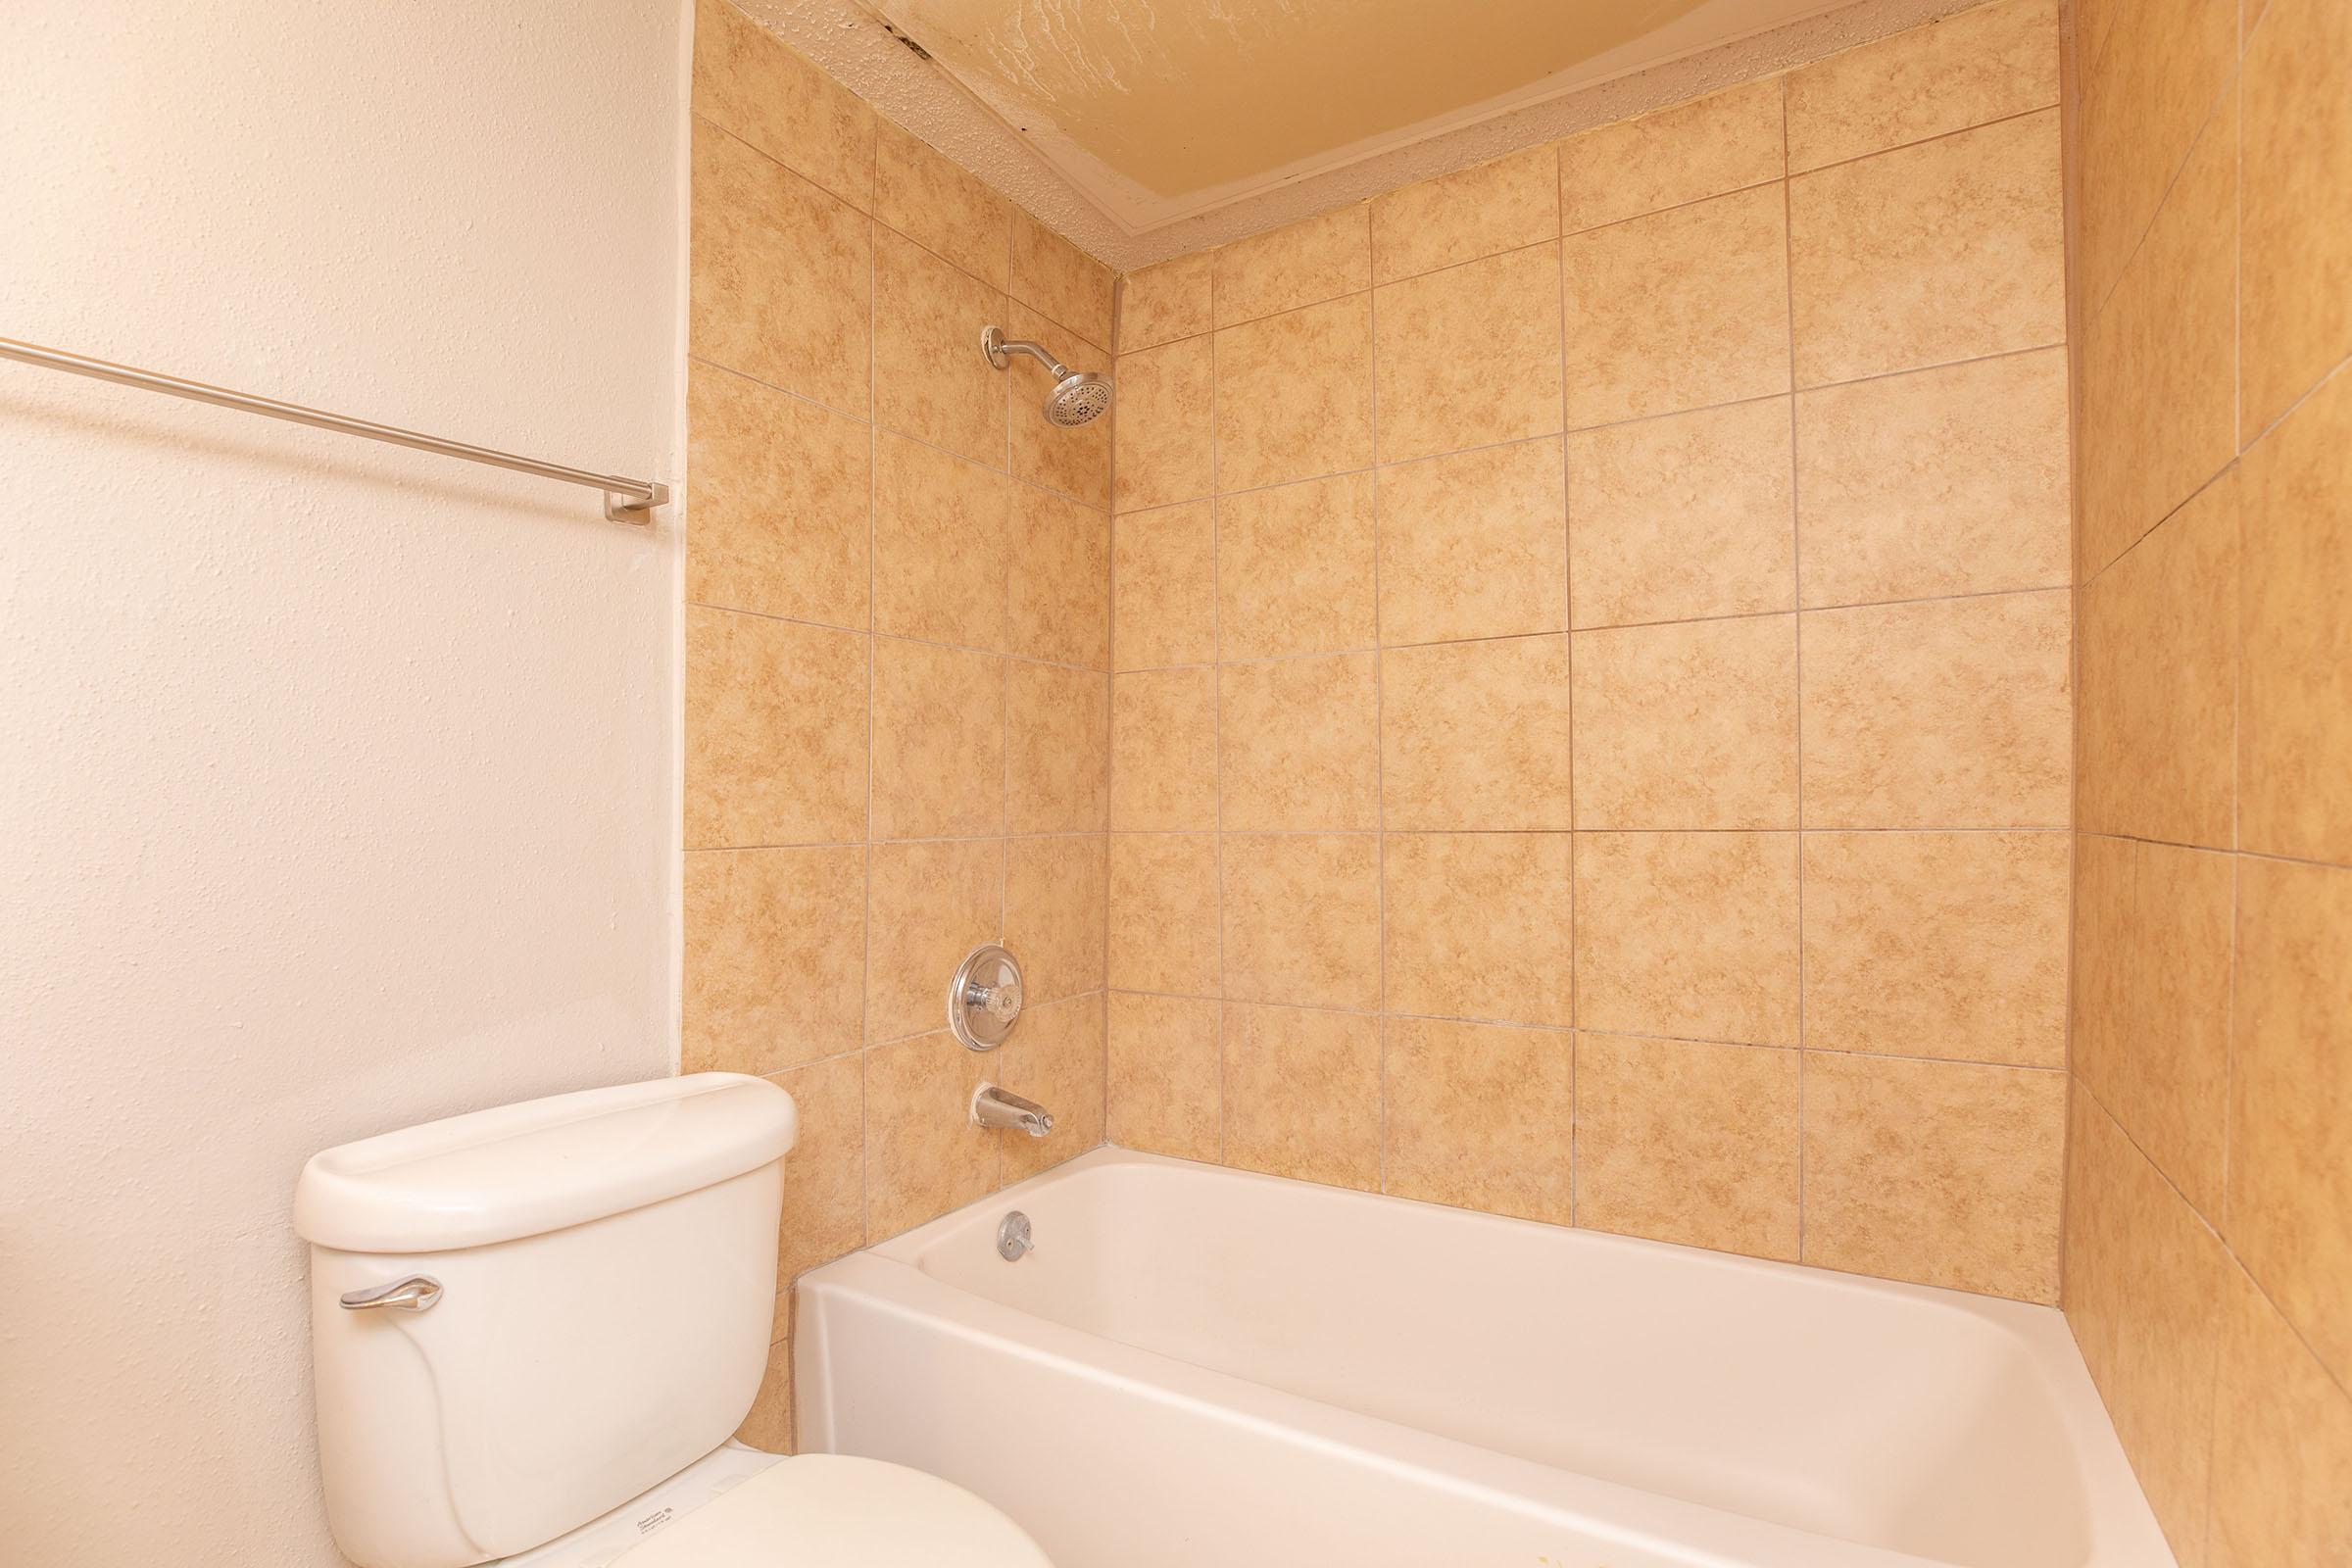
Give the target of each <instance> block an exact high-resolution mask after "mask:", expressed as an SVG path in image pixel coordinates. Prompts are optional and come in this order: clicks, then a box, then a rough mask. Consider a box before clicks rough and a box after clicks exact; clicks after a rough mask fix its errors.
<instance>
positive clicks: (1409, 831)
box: [683, 822, 2352, 871]
mask: <svg viewBox="0 0 2352 1568" xmlns="http://www.w3.org/2000/svg"><path fill="white" fill-rule="evenodd" d="M1383 831H1385V833H1386V834H1387V836H1388V837H1391V838H1470V837H1477V838H1533V837H1537V836H1541V835H1550V836H1553V837H1566V836H1567V835H1569V834H1572V833H1574V834H1582V835H1584V836H1585V837H1588V838H1591V837H1594V836H1602V835H1605V836H1608V837H1612V838H1633V837H1649V838H1660V837H1665V836H1667V835H1682V836H1686V837H1689V836H1693V835H1697V834H1702V833H1704V834H1745V835H1747V836H1749V837H1766V836H1771V835H1775V834H1786V835H1790V836H1794V837H1799V838H1846V837H1853V836H1855V835H1858V834H1864V833H1887V834H1910V835H1914V836H1918V837H1927V836H1930V835H1933V836H1935V837H1938V838H1945V837H1950V836H1953V835H1955V834H1963V833H1997V834H2007V835H2020V834H2028V835H2036V836H2039V835H2047V834H2054V833H2072V832H2074V831H2076V830H2075V829H2073V828H2070V827H2066V826H2064V825H2059V826H2052V825H2050V824H2049V823H2046V822H2045V823H2042V824H2040V825H2039V826H2034V827H1998V826H1996V827H1938V826H1935V825H1927V826H1919V827H1392V828H1388V829H1385V830H1382V829H1375V828H1368V827H1356V828H1287V827H1267V828H1232V829H1220V828H1215V827H1168V828H1159V827H1141V828H1131V827H1122V828H1110V829H1107V830H1099V829H1094V828H1061V829H1055V830H1054V831H1051V832H1044V833H966V834H950V835H944V836H939V837H932V838H905V839H901V838H881V839H810V840H806V841H801V842H793V843H778V844H705V845H695V846H689V847H688V848H687V849H686V850H684V852H683V853H684V854H687V855H690V856H691V855H760V854H768V853H772V852H777V851H796V850H807V851H815V850H865V849H873V850H895V849H909V848H914V847H918V846H922V845H937V844H1033V843H1039V842H1048V841H1052V840H1055V839H1087V838H1101V837H1105V836H1107V837H1110V838H1124V839H1204V838H1211V837H1214V836H1216V835H1217V834H1219V833H1220V832H1222V833H1224V834H1225V836H1227V837H1229V838H1259V839H1345V838H1353V839H1363V838H1370V837H1372V836H1373V835H1374V833H1376V832H1383ZM2083 831H2084V832H2085V833H2086V834H2087V835H2088V836H2091V837H2097V838H2110V839H2123V840H2131V841H2133V842H2137V843H2143V844H2156V845H2161V846H2163V847H2165V848H2167V849H2177V850H2191V851H2195V852H2197V853H2199V854H2204V855H2229V854H2231V853H2233V852H2231V851H2229V850H2228V849H2217V848H2216V847H2215V846H2213V845H2210V844H2186V843H2176V842H2174V841H2172V840H2169V839H2137V838H2134V836H2133V835H2131V834H2128V833H2106V832H2099V833H2090V831H2089V830H2087V829H2085V830H2083ZM2234 853H2238V854H2242V855H2244V856H2245V858H2248V859H2254V860H2276V861H2278V862H2280V863H2281V864H2286V865H2308V866H2314V867H2317V868H2319V869H2322V870H2330V871H2340V870H2347V869H2352V865H2348V864H2346V863H2343V862H2338V861H2334V860H2310V859H2301V858H2296V857H2294V856H2291V855H2273V854H2269V853H2266V852H2263V851H2257V850H2244V851H2238V852H2234Z"/></svg>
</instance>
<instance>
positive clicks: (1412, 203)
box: [1372, 147, 1560, 283]
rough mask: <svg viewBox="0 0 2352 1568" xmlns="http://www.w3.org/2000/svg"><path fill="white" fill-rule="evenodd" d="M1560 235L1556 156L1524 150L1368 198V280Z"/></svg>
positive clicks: (1425, 269) (1388, 280)
mask: <svg viewBox="0 0 2352 1568" xmlns="http://www.w3.org/2000/svg"><path fill="white" fill-rule="evenodd" d="M1559 232H1560V166H1559V154H1558V153H1557V151H1555V150H1554V149H1553V148H1551V147H1530V148H1527V149H1526V150H1524V151H1522V152H1515V153H1512V154H1509V155H1508V156H1507V157H1502V158H1497V159H1495V161H1494V162H1493V163H1487V164H1480V165H1477V166H1476V167H1475V168H1471V169H1464V170H1459V171H1457V172H1453V173H1450V174H1441V175H1439V176H1438V177H1437V178H1435V179H1424V180H1421V181H1419V182H1417V183H1415V184H1411V185H1406V186H1403V187H1401V188H1400V189H1397V190H1393V191H1390V192H1389V193H1388V194H1387V195H1385V196H1377V197H1375V198H1373V201H1372V259H1373V279H1374V281H1376V282H1381V283H1394V282H1396V281H1397V279H1398V278H1400V277H1412V276H1414V275H1416V274H1418V273H1421V272H1434V271H1436V270H1438V269H1439V268H1441V267H1452V266H1455V265H1457V264H1459V263H1462V262H1475V261H1477V260H1478V259H1479V258H1480V257H1482V256H1493V255H1495V254H1496V253H1498V252H1501V251H1515V250H1517V249H1519V248H1520V247H1521V246H1523V245H1537V244H1541V243H1542V242H1544V240H1547V239H1552V238H1555V237H1557V236H1558V234H1559Z"/></svg>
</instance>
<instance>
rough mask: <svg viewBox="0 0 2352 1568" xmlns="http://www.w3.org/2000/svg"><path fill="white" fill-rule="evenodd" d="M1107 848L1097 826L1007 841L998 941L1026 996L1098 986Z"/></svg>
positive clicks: (1055, 995)
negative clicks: (1013, 960)
mask: <svg viewBox="0 0 2352 1568" xmlns="http://www.w3.org/2000/svg"><path fill="white" fill-rule="evenodd" d="M1108 848H1109V847H1108V844H1107V843H1106V842H1105V836H1104V835H1103V834H1101V833H1066V834H1054V835H1053V836H1052V837H1049V838H1035V839H1012V840H1008V841H1007V842H1006V843H1005V946H1006V947H1008V948H1010V949H1011V950H1012V951H1013V952H1014V954H1016V955H1017V956H1019V957H1020V960H1021V978H1022V983H1023V990H1024V993H1025V994H1026V996H1027V997H1028V999H1029V1000H1030V1001H1031V1002H1054V1001H1056V1000H1058V999H1060V998H1062V997H1074V996H1077V995H1078V994H1079V993H1081V992H1086V991H1100V990H1102V989H1103V904H1104V900H1105V898H1106V897H1107V895H1108V891H1109V884H1108V880H1107V879H1108V876H1109V870H1108V865H1107V860H1106V857H1107V853H1108ZM1032 1098H1034V1097H1032Z"/></svg>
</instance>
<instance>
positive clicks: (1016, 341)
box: [980, 326, 1070, 381]
mask: <svg viewBox="0 0 2352 1568" xmlns="http://www.w3.org/2000/svg"><path fill="white" fill-rule="evenodd" d="M980 351H981V352H982V353H983V354H986V355H987V356H988V363H989V364H991V365H993V366H995V367H996V368H998V369H1000V370H1002V369H1004V368H1005V363H1006V356H1008V355H1013V354H1026V355H1028V356H1029V357H1030V358H1031V359H1033V360H1035V361H1037V363H1038V364H1040V365H1042V366H1044V367H1045V368H1047V369H1049V370H1051V371H1052V372H1054V380H1056V381H1059V380H1062V379H1064V378H1066V377H1067V376H1068V375H1069V373H1070V368H1069V367H1068V366H1066V365H1064V364H1062V363H1061V362H1060V361H1059V360H1057V359H1055V358H1054V353H1053V351H1052V350H1051V349H1048V348H1047V347H1046V346H1045V345H1044V344H1043V343H1032V342H1030V341H1029V340H1028V339H1027V338H1025V337H1012V338H1008V337H1006V336H1005V334H1004V333H1002V332H1000V331H998V330H997V329H996V328H995V327H993V326H992V327H990V328H989V329H988V330H987V331H985V332H983V333H981V334H980Z"/></svg>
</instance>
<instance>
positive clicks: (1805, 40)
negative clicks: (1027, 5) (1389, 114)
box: [744, 0, 1973, 271]
mask: <svg viewBox="0 0 2352 1568" xmlns="http://www.w3.org/2000/svg"><path fill="white" fill-rule="evenodd" d="M1971 3H1973V0H1859V3H1858V4H1855V5H1851V6H1847V7H1845V8H1843V9H1842V10H1838V11H1833V12H1831V13H1829V14H1828V15H1825V16H1819V17H1813V18H1809V19H1807V20H1805V21H1802V22H1796V23H1791V24H1789V25H1787V26H1784V27H1778V28H1775V29H1773V30H1772V31H1769V32H1764V33H1759V34H1757V35H1756V36H1754V37H1751V38H1743V39H1740V41H1738V42H1737V43H1731V44H1725V45H1722V46H1720V47H1718V48H1714V49H1710V50H1707V51H1705V52H1703V53H1700V54H1695V55H1690V56H1686V57H1685V58H1683V59H1681V60H1676V61H1671V62H1669V63H1667V64H1665V65H1661V66H1656V67H1653V68H1651V69H1649V70H1647V71H1642V72H1638V73H1634V74H1632V75H1628V76H1623V77H1619V78H1617V79H1616V80H1613V81H1605V82H1600V83H1597V84H1595V85H1593V86H1590V87H1586V88H1581V89H1578V90H1576V91H1573V92H1570V93H1568V94H1566V95H1565V96H1562V97H1560V98H1556V99H1553V100H1551V101H1549V102H1547V103H1542V104H1536V105H1532V106H1530V107H1528V108H1525V109H1520V110H1515V111H1513V112H1511V113H1509V114H1504V115H1498V116H1496V117H1495V119H1493V120H1489V121H1485V122H1482V123H1478V124H1475V125H1467V126H1463V127H1461V128H1460V129H1457V130H1451V131H1447V132H1446V133H1444V134H1442V135H1437V136H1433V137H1431V138H1430V139H1428V140H1426V141H1422V142H1416V143H1414V144H1412V145H1410V146H1407V147H1402V148H1397V149H1396V150H1393V151H1390V152H1384V153H1380V154H1377V155H1375V156H1373V157H1371V158H1368V159H1366V160H1364V161H1363V162H1361V163H1357V164H1352V165H1349V166H1348V167H1346V168H1343V169H1338V170H1334V171H1331V172H1328V173H1323V174H1318V175H1314V176H1311V177H1309V178H1306V179H1302V180H1299V182H1298V183H1296V184H1293V185H1288V186H1285V187H1283V188H1281V189H1279V190H1273V191H1267V192H1264V193H1262V194H1260V195H1256V196H1250V197H1246V198H1244V199H1242V200H1240V201H1237V202H1235V203H1233V204H1232V205H1231V206H1228V207H1224V208H1220V209H1218V210H1216V211H1214V212H1211V213H1204V214H1201V215H1200V216H1198V217H1194V218H1188V219H1184V220H1182V221H1178V222H1174V223H1170V224H1167V225H1166V226H1164V227H1160V228H1155V229H1151V230H1148V231H1146V232H1143V233H1140V234H1139V233H1131V232H1129V231H1128V230H1127V229H1126V228H1125V227H1124V226H1123V225H1121V224H1119V223H1118V222H1116V221H1113V220H1111V219H1110V218H1108V217H1106V216H1105V215H1104V214H1103V213H1102V212H1101V211H1100V210H1098V209H1097V208H1096V207H1095V206H1094V205H1093V204H1092V203H1091V202H1089V201H1088V200H1087V199H1086V198H1085V197H1084V196H1082V195H1080V194H1079V193H1078V191H1077V190H1076V189H1074V188H1073V187H1072V186H1071V185H1070V184H1069V182H1068V181H1067V180H1065V179H1064V178H1063V177H1062V175H1061V174H1060V173H1059V172H1057V171H1056V170H1055V169H1054V167H1053V165H1051V164H1050V163H1048V162H1047V161H1046V159H1045V158H1044V156H1043V155H1041V154H1040V153H1039V152H1038V151H1037V150H1036V149H1035V148H1034V147H1032V146H1031V145H1030V144H1029V142H1028V141H1027V140H1026V139H1025V138H1024V137H1023V136H1022V135H1021V134H1020V133H1019V132H1018V131H1016V130H1014V129H1013V128H1012V127H1011V126H1009V125H1006V124H1005V123H1004V121H1003V120H1001V119H1000V118H998V117H997V115H995V114H994V113H993V112H992V111H990V110H989V109H987V108H985V107H984V106H983V105H981V104H980V102H979V101H978V100H977V99H975V98H973V97H972V95H971V94H970V93H969V92H967V91H965V90H964V88H963V87H961V86H960V85H958V84H957V83H956V81H955V80H953V79H952V78H951V77H950V76H949V75H948V73H946V72H945V71H944V70H942V69H941V68H940V67H938V66H936V65H934V64H932V63H930V62H928V61H925V60H922V59H920V58H918V57H917V56H916V55H915V54H914V53H913V51H911V50H909V49H908V48H907V46H906V45H905V44H903V43H901V42H899V40H898V39H896V38H895V37H893V36H892V35H891V34H890V32H889V31H888V30H887V29H885V27H884V26H883V25H882V24H881V22H880V21H879V20H878V19H877V18H875V17H874V15H873V14H872V13H870V12H868V11H866V10H865V9H864V8H863V7H861V6H859V5H858V4H857V3H856V0H744V10H745V11H746V12H747V13H748V14H750V15H751V16H752V17H754V18H756V19H757V20H758V21H760V23H761V24H762V25H765V26H767V27H768V28H769V29H770V30H772V31H773V32H775V33H776V35H777V36H779V37H781V38H783V39H784V40H785V41H786V42H787V43H790V44H791V45H793V46H794V47H795V48H797V49H799V50H800V51H801V52H802V53H804V54H806V55H807V56H808V57H809V59H811V60H813V61H814V62H816V64H818V65H819V66H822V67H823V68H824V69H825V70H826V71H827V72H829V73H831V74H832V75H833V76H834V77H835V78H836V79H838V80H840V81H841V82H842V83H843V84H845V85H846V86H848V87H849V88H850V89H851V90H852V91H854V92H856V93H857V94H858V96H859V97H861V98H864V99H866V100H867V101H868V102H870V103H871V104H872V105H873V106H874V107H875V108H876V109H878V110H880V111H881V112H882V113H883V114H884V115H885V116H887V117H888V118H889V119H891V120H893V121H895V122H897V123H899V124H901V125H903V126H905V127H906V128H907V129H908V130H910V131H912V132H914V133H915V134H916V135H918V136H920V137H921V138H922V139H923V140H925V141H926V142H929V143H930V144H931V145H932V146H934V147H936V148H938V149H939V150H940V151H941V152H943V153H945V154H947V155H948V157H950V158H951V159H953V160H955V162H956V163H957V164H959V165H961V166H962V167H963V168H964V169H966V170H968V171H970V172H972V173H974V174H977V175H978V176H979V177H980V178H981V179H982V180H984V181H986V182H987V183H988V184H989V185H990V186H991V187H993V188H994V189H996V190H998V191H1000V192H1002V193H1003V194H1004V195H1005V196H1008V197H1010V198H1011V199H1012V200H1013V201H1014V202H1016V203H1018V204H1019V205H1020V206H1022V207H1023V208H1026V209H1027V210H1028V211H1029V212H1030V213H1031V214H1033V215H1034V216H1035V217H1037V218H1038V219H1039V220H1040V221H1043V222H1045V223H1046V224H1047V225H1049V226H1050V227H1052V228H1053V229H1054V230H1055V231H1056V232H1057V233H1059V234H1061V235H1062V236H1063V237H1064V238H1066V239H1069V240H1070V241H1072V242H1073V243H1075V244H1076V245H1078V246H1079V247H1080V248H1081V249H1083V250H1084V251H1086V252H1087V253H1088V254H1089V255H1091V256H1093V257H1094V258H1095V259H1096V260H1098V261H1101V262H1103V263H1105V264H1107V265H1108V266H1110V267H1113V268H1116V269H1118V270H1122V271H1124V270H1132V269H1134V268H1138V267H1145V266H1149V265H1150V264H1152V263H1153V262H1158V261H1164V260H1166V259H1167V258H1169V257H1172V256H1182V255H1185V254H1186V253H1188V252H1191V251H1197V250H1201V249H1204V248H1206V247H1208V246H1211V245H1219V244H1223V243H1224V242H1225V241H1227V240H1232V239H1239V238H1241V237H1243V236H1245V235H1249V234H1255V233H1259V232H1262V231H1264V230H1266V229H1271V228H1278V227H1280V226H1282V225H1283V224H1285V223H1289V222H1293V221H1297V220H1299V219H1301V218H1305V217H1309V216H1311V215H1313V214H1315V213H1319V212H1322V211H1324V210H1326V209H1328V208H1333V207H1339V206H1343V205H1345V204H1346V203H1348V202H1353V201H1361V200H1363V199H1364V198H1365V197H1368V196H1375V195H1378V194H1380V193H1381V192H1383V191H1388V190H1394V189H1396V188H1397V187H1398V186H1400V185H1409V184H1411V183H1413V182H1414V181H1416V180H1423V179H1429V178H1432V177H1434V176H1436V175H1439V174H1444V173H1448V172H1452V171H1454V170H1457V169H1465V168H1468V167H1469V166H1471V165H1473V164H1479V163H1484V162H1486V161H1487V160H1488V159H1491V158H1495V157H1498V156H1500V155H1501V154H1503V153H1507V152H1511V151H1513V150H1515V149H1517V148H1521V147H1527V146H1532V145H1534V144H1535V143H1537V142H1543V141H1549V140H1551V139H1552V138H1554V137H1558V136H1564V135H1567V134H1569V133H1570V132H1572V131H1578V130H1583V129H1586V128H1587V127H1589V126H1593V125H1598V124H1602V123H1607V122H1609V121H1614V120H1623V119H1625V118H1627V117H1629V116H1633V115H1639V114H1642V113H1644V112H1646V111H1648V110H1651V109H1655V108H1658V107H1660V106H1661V105H1665V104H1672V103H1680V102H1682V101H1683V100H1685V99H1689V98H1694V97H1696V96H1698V95H1700V94H1702V93H1706V92H1711V91H1713V90H1715V89H1716V88H1719V87H1724V86H1729V85H1731V84H1733V83H1735V82H1740V81H1748V80H1752V79H1754V78H1756V77H1758V76H1764V75H1769V74H1771V73H1774V72H1779V71H1786V70H1789V68H1791V67H1794V66H1799V65H1803V64H1805V63H1806V62H1808V61H1813V60H1819V59H1822V58H1823V57H1825V56H1828V55H1832V54H1836V53H1838V51H1840V50H1843V49H1850V48H1852V47H1854V46H1855V45H1857V44H1862V43H1868V42H1870V41H1872V40H1873V39H1876V38H1882V37H1886V36H1887V35H1888V34H1890V33H1894V32H1900V31H1902V30H1903V29H1905V28H1908V27H1914V26H1917V25H1920V24H1922V23H1925V22H1932V21H1934V20H1936V18H1938V17H1943V16H1948V15H1950V14H1951V13H1953V12H1956V11H1961V10H1965V9H1967V7H1968V6H1969V5H1970V4H1971Z"/></svg>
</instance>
